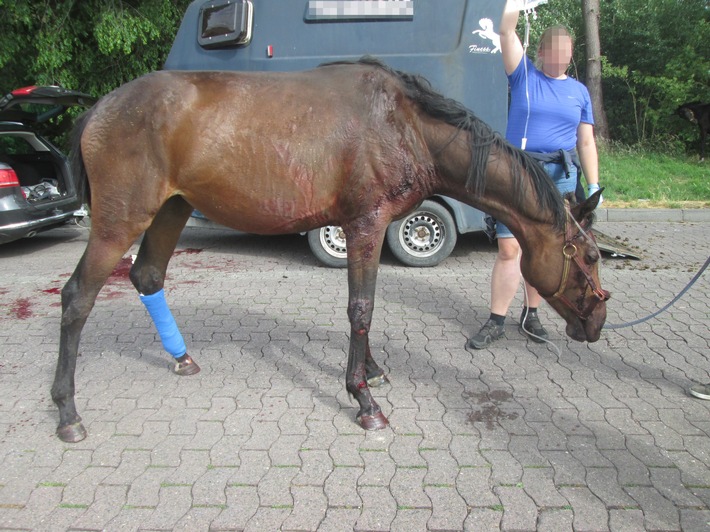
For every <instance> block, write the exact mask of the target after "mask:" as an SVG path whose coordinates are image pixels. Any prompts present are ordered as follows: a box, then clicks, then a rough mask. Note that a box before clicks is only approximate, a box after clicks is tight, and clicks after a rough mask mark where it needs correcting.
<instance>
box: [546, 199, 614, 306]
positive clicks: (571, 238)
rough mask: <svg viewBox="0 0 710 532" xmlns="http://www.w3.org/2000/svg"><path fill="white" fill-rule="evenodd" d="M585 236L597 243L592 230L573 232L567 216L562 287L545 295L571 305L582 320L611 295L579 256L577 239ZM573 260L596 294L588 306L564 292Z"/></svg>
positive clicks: (563, 248)
mask: <svg viewBox="0 0 710 532" xmlns="http://www.w3.org/2000/svg"><path fill="white" fill-rule="evenodd" d="M567 214H568V215H569V216H572V214H571V213H570V212H569V211H567ZM584 237H586V238H589V239H591V240H592V242H594V243H595V245H596V241H595V240H594V235H593V234H592V233H591V232H590V233H589V234H586V233H585V232H584V231H582V230H580V231H579V232H578V233H577V234H572V225H571V224H570V223H568V221H567V219H566V218H565V242H564V244H563V246H562V255H563V257H564V259H565V262H564V265H563V269H562V279H561V281H560V287H559V288H558V289H557V292H555V293H554V294H552V295H551V296H544V297H546V298H547V299H559V300H560V301H561V302H562V303H564V304H565V305H566V306H567V307H569V309H570V310H572V312H574V313H575V314H576V316H577V317H578V318H579V319H581V320H586V319H587V318H588V317H589V315H590V314H591V313H592V312H593V311H594V309H595V308H596V306H597V305H598V304H599V303H601V302H602V301H607V300H608V299H609V298H610V297H611V295H610V294H609V292H608V291H606V290H604V289H603V288H601V287H598V286H597V283H596V282H595V281H594V278H593V277H592V274H591V273H590V271H589V268H588V267H587V265H586V264H585V263H584V261H583V260H582V258H581V257H580V256H579V250H578V249H577V246H576V244H575V241H576V240H578V239H580V238H584ZM572 261H574V262H575V263H576V264H577V267H578V268H579V270H580V271H581V272H582V275H584V278H585V279H586V280H587V284H588V285H589V288H591V289H592V293H593V294H594V295H595V296H596V297H595V298H594V299H592V300H591V301H590V302H589V304H588V305H587V306H586V307H582V305H581V301H580V304H576V305H575V304H574V303H573V302H572V301H570V300H569V299H568V298H567V296H565V295H564V292H565V290H566V289H567V282H568V281H569V272H570V266H571V264H572ZM585 294H586V291H585ZM541 295H542V294H541Z"/></svg>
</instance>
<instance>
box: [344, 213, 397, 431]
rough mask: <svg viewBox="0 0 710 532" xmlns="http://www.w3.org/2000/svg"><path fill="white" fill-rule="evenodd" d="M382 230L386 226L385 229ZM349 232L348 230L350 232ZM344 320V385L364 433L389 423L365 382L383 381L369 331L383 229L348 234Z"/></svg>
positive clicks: (382, 373)
mask: <svg viewBox="0 0 710 532" xmlns="http://www.w3.org/2000/svg"><path fill="white" fill-rule="evenodd" d="M385 227H386V226H385ZM351 233H352V231H351ZM346 235H347V239H348V287H349V296H348V318H349V319H350V349H349V352H348V369H347V372H346V376H345V385H346V388H347V390H348V392H350V394H351V395H352V396H353V397H354V398H355V399H356V400H357V402H358V404H359V405H360V410H359V411H358V413H357V416H356V417H357V420H358V422H359V423H360V425H361V426H362V427H363V428H364V429H365V430H377V429H382V428H385V427H386V426H387V425H388V424H389V421H388V420H387V418H386V417H385V415H384V414H383V413H382V410H381V408H380V406H379V405H378V404H377V402H376V401H375V399H374V398H373V397H372V393H371V392H370V389H369V386H368V379H373V378H374V379H375V380H376V381H379V380H380V379H382V380H384V372H383V371H382V370H381V369H380V368H379V367H378V366H377V364H376V363H375V361H374V360H373V359H372V356H371V354H370V343H369V342H370V341H369V331H370V325H371V323H372V312H373V310H374V303H375V285H376V283H377V267H378V265H379V260H380V252H381V250H382V242H383V239H384V228H383V229H382V230H381V231H379V232H375V234H374V236H373V233H372V232H371V233H370V234H369V235H368V236H367V237H363V236H360V235H358V234H357V233H354V234H352V235H351V234H348V231H347V228H346Z"/></svg>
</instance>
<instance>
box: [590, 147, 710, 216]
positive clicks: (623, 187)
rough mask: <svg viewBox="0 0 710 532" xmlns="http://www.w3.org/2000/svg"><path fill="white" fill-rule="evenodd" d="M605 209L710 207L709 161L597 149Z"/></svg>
mask: <svg viewBox="0 0 710 532" xmlns="http://www.w3.org/2000/svg"><path fill="white" fill-rule="evenodd" d="M599 182H600V183H601V184H602V186H603V187H605V190H604V205H603V207H605V208H623V207H631V208H644V207H648V208H666V209H680V208H683V209H693V208H696V209H697V208H710V161H707V160H706V161H705V162H699V161H698V159H697V156H695V157H681V156H671V155H664V154H659V153H652V152H648V151H645V150H637V149H634V148H620V147H600V149H599Z"/></svg>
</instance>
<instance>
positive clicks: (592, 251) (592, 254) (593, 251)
mask: <svg viewBox="0 0 710 532" xmlns="http://www.w3.org/2000/svg"><path fill="white" fill-rule="evenodd" d="M586 259H587V264H594V263H596V262H597V261H598V260H599V252H598V251H597V248H596V247H590V248H589V249H588V250H587V257H586Z"/></svg>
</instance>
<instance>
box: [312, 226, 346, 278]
mask: <svg viewBox="0 0 710 532" xmlns="http://www.w3.org/2000/svg"><path fill="white" fill-rule="evenodd" d="M308 246H309V247H310V248H311V251H312V252H313V255H315V257H316V259H318V260H319V261H320V262H322V263H323V264H324V265H325V266H329V267H330V268H345V267H347V265H348V251H347V247H346V245H345V233H344V232H343V228H342V227H340V226H338V225H326V226H325V227H321V228H320V229H313V230H312V231H308Z"/></svg>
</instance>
